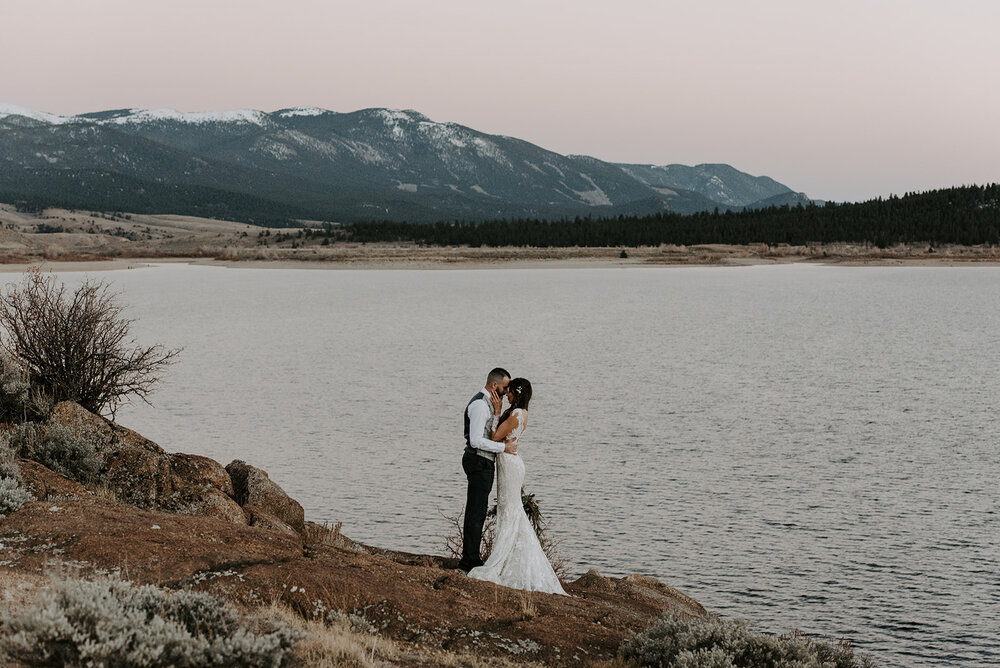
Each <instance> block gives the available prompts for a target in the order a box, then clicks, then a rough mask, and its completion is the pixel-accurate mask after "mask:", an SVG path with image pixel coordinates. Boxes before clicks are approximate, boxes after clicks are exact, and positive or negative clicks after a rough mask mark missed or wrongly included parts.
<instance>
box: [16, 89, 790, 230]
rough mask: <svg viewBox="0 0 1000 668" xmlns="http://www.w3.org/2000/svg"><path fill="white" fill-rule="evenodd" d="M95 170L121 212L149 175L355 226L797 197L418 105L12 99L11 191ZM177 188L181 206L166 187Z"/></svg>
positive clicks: (105, 197)
mask: <svg viewBox="0 0 1000 668" xmlns="http://www.w3.org/2000/svg"><path fill="white" fill-rule="evenodd" d="M88 173H89V174H93V173H102V174H104V173H109V174H115V175H118V176H119V177H120V179H124V180H125V181H127V182H129V183H131V184H133V185H134V187H133V188H132V189H131V190H126V191H122V190H120V189H119V190H117V191H114V190H109V191H106V192H104V193H102V194H101V196H100V197H96V195H97V194H98V193H95V192H94V187H96V186H93V180H92V182H91V186H90V187H89V188H88V187H83V186H80V187H71V188H69V190H70V191H72V192H75V193H77V195H79V197H77V198H76V199H74V201H78V200H79V202H81V203H78V204H77V205H78V206H80V207H85V206H86V204H85V202H86V201H88V200H87V197H86V196H84V193H86V192H92V193H94V194H95V199H94V200H93V201H94V202H98V201H99V202H101V203H102V205H106V203H107V202H108V201H109V200H110V201H115V199H116V197H117V198H120V205H118V206H115V207H114V208H116V209H119V210H125V209H129V210H135V207H136V206H153V204H152V203H151V202H149V201H144V200H143V198H141V197H135V196H133V195H135V194H136V193H138V191H139V190H142V189H143V187H144V186H143V185H142V184H147V185H148V188H147V190H155V191H158V194H157V196H156V197H155V198H153V199H155V200H156V201H157V204H156V206H172V207H173V208H172V210H175V211H181V210H182V208H183V207H184V206H185V202H184V201H183V200H182V193H184V194H187V195H190V193H191V192H192V191H191V188H196V189H207V190H201V191H199V192H201V193H202V197H211V195H210V191H219V192H220V193H228V195H226V196H225V197H223V199H224V200H226V201H227V202H229V205H227V207H222V208H223V209H227V210H228V211H229V213H228V214H227V213H225V211H223V212H222V213H220V214H219V215H222V216H224V217H225V216H227V215H231V216H246V215H248V214H252V213H254V212H256V213H257V214H258V216H263V217H267V218H270V217H272V216H273V211H274V207H272V206H271V205H272V204H273V205H276V206H278V207H279V208H280V206H282V205H284V206H287V207H288V208H289V213H288V217H290V218H291V217H300V216H305V217H310V218H318V219H324V220H334V221H347V222H351V221H358V220H373V219H374V220H379V219H387V220H411V221H415V222H431V221H435V220H455V219H463V220H485V219H492V218H505V217H527V218H563V217H574V216H586V215H615V214H617V213H627V214H638V213H655V212H658V211H673V212H677V213H693V212H696V211H704V210H711V209H713V208H716V207H719V208H722V209H730V208H733V209H738V208H743V207H745V206H752V205H753V204H754V202H758V201H760V200H764V199H767V198H771V197H775V196H778V195H784V194H793V193H792V191H791V189H789V188H787V187H785V186H783V185H781V184H779V183H777V182H775V181H773V180H772V179H769V178H767V177H753V176H750V175H748V174H744V173H743V172H740V171H738V170H736V169H734V168H732V167H730V166H728V165H699V166H697V167H693V168H692V167H684V166H683V165H668V166H666V167H656V166H643V165H616V164H613V163H608V162H604V161H602V160H598V159H596V158H591V157H587V156H564V155H560V154H558V153H554V152H552V151H548V150H545V149H543V148H541V147H539V146H536V145H534V144H531V143H528V142H525V141H522V140H519V139H516V138H512V137H504V136H499V135H488V134H484V133H481V132H478V131H476V130H474V129H472V128H468V127H465V126H462V125H458V124H455V123H437V122H434V121H431V120H430V119H428V118H427V117H426V116H423V115H422V114H420V113H418V112H415V111H409V110H406V111H397V110H388V109H363V110H360V111H355V112H351V113H335V112H331V111H327V110H323V109H314V108H292V109H283V110H279V111H276V112H273V113H265V112H261V111H254V110H237V111H228V112H204V113H191V114H185V113H180V112H176V111H173V110H134V109H120V110H109V111H100V112H93V113H88V114H82V115H79V116H71V117H60V116H55V115H52V114H46V113H42V112H33V111H31V110H26V109H22V108H19V107H11V106H4V105H0V196H4V197H8V198H9V197H16V198H19V199H22V200H26V201H32V202H44V201H45V200H46V199H47V198H49V199H51V198H53V197H54V196H56V195H57V194H58V192H59V191H63V192H65V189H66V188H67V185H72V183H73V179H74V178H77V176H76V175H80V174H88ZM29 174H30V176H28V175H29ZM112 180H114V179H112ZM174 186H176V187H177V188H178V191H177V192H178V195H177V197H176V203H175V204H173V205H171V204H170V203H169V199H170V198H169V197H167V196H166V195H165V194H164V192H159V191H161V190H162V189H163V188H169V187H174ZM130 193H131V195H130ZM220 196H221V195H220ZM240 196H244V197H245V200H241V197H240ZM148 199H149V198H147V200H148ZM165 200H166V202H165ZM262 202H266V203H267V206H264V207H263V209H262V208H261V206H262ZM62 203H64V204H65V202H62ZM95 208H96V205H95ZM199 211H203V209H199ZM265 211H266V215H265Z"/></svg>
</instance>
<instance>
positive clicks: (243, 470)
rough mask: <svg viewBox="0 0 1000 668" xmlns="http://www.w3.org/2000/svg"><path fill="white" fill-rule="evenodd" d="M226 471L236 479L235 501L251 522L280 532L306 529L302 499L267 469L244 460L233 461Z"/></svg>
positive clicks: (253, 524) (234, 485)
mask: <svg viewBox="0 0 1000 668" xmlns="http://www.w3.org/2000/svg"><path fill="white" fill-rule="evenodd" d="M226 471H227V472H228V473H229V477H230V479H231V480H232V481H233V491H234V492H235V498H236V502H237V503H239V504H240V505H241V506H242V507H243V510H244V511H246V513H247V514H248V515H249V517H250V525H251V526H257V525H262V526H265V527H269V528H274V529H278V530H280V531H286V532H287V531H288V530H291V531H292V532H294V533H298V534H301V533H303V532H304V531H305V511H303V510H302V506H301V505H299V502H298V501H296V500H295V499H293V498H292V497H290V496H288V495H287V494H285V491H284V490H283V489H281V487H279V486H278V485H277V484H275V483H274V481H272V480H271V478H270V477H268V475H267V472H266V471H262V470H261V469H259V468H256V467H254V466H250V465H249V464H247V463H246V462H244V461H242V460H239V459H237V460H235V461H233V462H231V463H230V464H229V465H228V466H227V467H226Z"/></svg>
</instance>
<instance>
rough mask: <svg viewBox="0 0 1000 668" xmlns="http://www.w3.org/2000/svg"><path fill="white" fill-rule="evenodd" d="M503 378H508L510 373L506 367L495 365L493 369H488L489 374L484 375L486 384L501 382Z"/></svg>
mask: <svg viewBox="0 0 1000 668" xmlns="http://www.w3.org/2000/svg"><path fill="white" fill-rule="evenodd" d="M504 378H510V373H508V372H507V369H501V368H500V367H497V368H495V369H493V371H490V375H488V376H486V384H487V385H489V384H490V383H500V382H503V379H504Z"/></svg>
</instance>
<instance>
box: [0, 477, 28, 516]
mask: <svg viewBox="0 0 1000 668" xmlns="http://www.w3.org/2000/svg"><path fill="white" fill-rule="evenodd" d="M34 498H35V497H34V496H32V494H31V492H29V491H28V490H27V489H25V488H24V485H22V484H21V481H20V480H18V479H17V478H10V477H7V476H4V477H0V519H3V518H5V517H7V515H10V514H11V513H12V512H14V511H15V510H18V509H19V508H20V507H21V506H23V505H24V504H26V503H27V502H28V501H32V500H34Z"/></svg>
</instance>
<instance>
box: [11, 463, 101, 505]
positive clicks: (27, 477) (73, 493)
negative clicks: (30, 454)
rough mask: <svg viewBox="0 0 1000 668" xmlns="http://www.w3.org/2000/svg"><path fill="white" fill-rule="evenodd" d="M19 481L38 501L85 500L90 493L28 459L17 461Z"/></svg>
mask: <svg viewBox="0 0 1000 668" xmlns="http://www.w3.org/2000/svg"><path fill="white" fill-rule="evenodd" d="M17 463H18V468H19V469H20V476H21V481H22V482H23V483H24V486H25V487H27V488H28V489H29V490H31V492H32V494H34V495H35V498H36V499H38V500H39V501H44V500H46V499H51V498H53V497H63V498H72V497H76V498H78V499H85V498H87V497H89V496H90V492H88V491H87V489H86V488H85V487H84V486H83V485H81V484H80V483H78V482H76V481H75V480H70V479H69V478H67V477H66V476H64V475H63V474H61V473H56V472H55V471H53V470H51V469H49V468H46V467H45V466H42V465H41V464H39V463H38V462H35V461H32V460H30V459H19V460H18V462H17Z"/></svg>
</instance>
